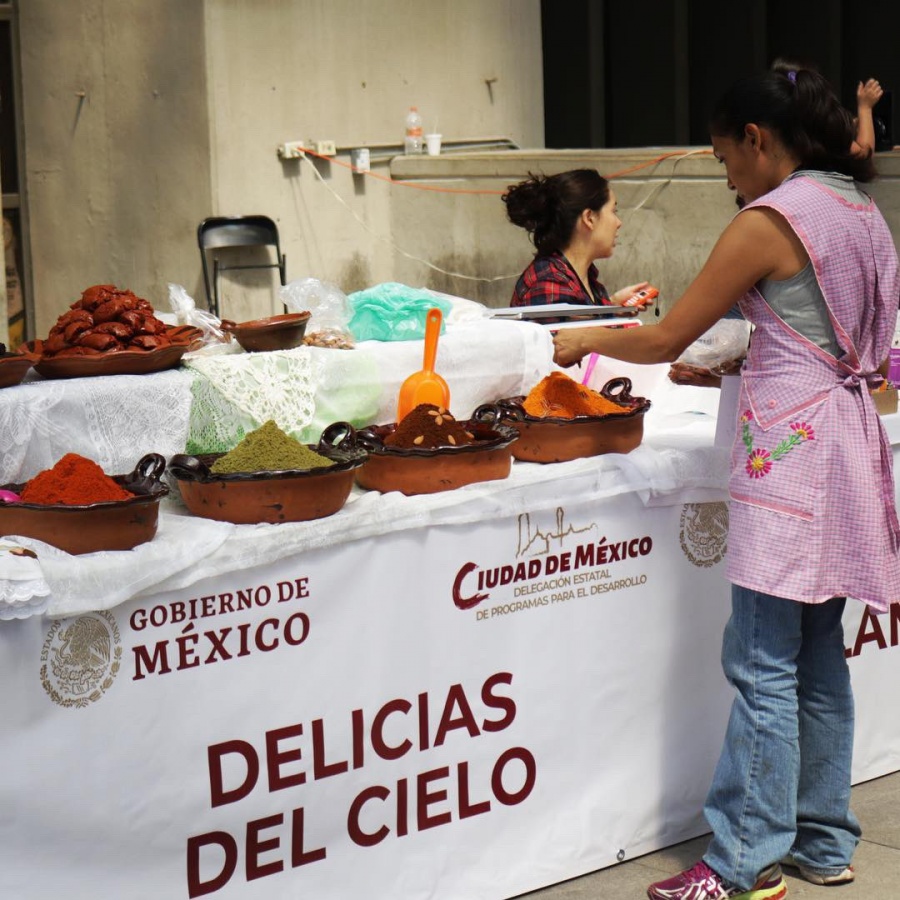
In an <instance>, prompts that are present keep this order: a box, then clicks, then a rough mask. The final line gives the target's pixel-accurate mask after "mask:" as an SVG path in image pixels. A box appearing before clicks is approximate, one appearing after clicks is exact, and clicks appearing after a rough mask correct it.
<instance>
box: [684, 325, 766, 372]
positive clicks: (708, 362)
mask: <svg viewBox="0 0 900 900" xmlns="http://www.w3.org/2000/svg"><path fill="white" fill-rule="evenodd" d="M749 340H750V323H749V322H747V321H745V320H744V319H720V320H719V321H718V322H716V324H715V325H713V327H712V328H710V329H709V331H707V332H705V333H704V334H701V335H700V337H699V338H697V340H696V341H694V343H693V344H691V345H690V346H689V347H688V348H687V349H686V350H685V351H684V353H682V354H681V356H680V357H678V362H679V363H684V364H685V365H688V366H694V367H696V368H700V369H707V370H709V371H711V372H713V373H714V374H717V375H723V374H729V373H730V370H734V371H735V372H737V371H739V370H740V363H741V361H742V360H743V358H744V357H745V356H746V355H747V344H748V342H749Z"/></svg>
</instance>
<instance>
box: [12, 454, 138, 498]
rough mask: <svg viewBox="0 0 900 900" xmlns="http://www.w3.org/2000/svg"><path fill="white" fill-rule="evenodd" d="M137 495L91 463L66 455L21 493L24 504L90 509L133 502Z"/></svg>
mask: <svg viewBox="0 0 900 900" xmlns="http://www.w3.org/2000/svg"><path fill="white" fill-rule="evenodd" d="M134 496H135V495H134V494H132V493H131V492H130V491H126V490H125V488H123V487H121V486H120V485H119V484H118V483H117V482H115V481H113V479H112V478H110V477H109V476H108V475H107V474H106V473H105V472H104V471H103V469H101V468H100V466H98V465H97V463H95V462H94V461H93V460H92V459H86V458H85V457H83V456H79V455H78V454H77V453H67V454H66V455H65V456H64V457H63V458H62V459H61V460H60V461H59V462H58V463H57V464H56V465H55V466H53V468H52V469H45V470H44V471H43V472H40V473H39V474H38V475H35V476H34V478H32V479H31V481H29V482H28V483H27V484H26V485H25V487H24V488H22V491H21V493H20V497H21V500H22V502H23V503H38V504H42V505H47V506H49V505H53V504H60V505H62V506H88V505H90V504H91V503H108V502H110V501H115V500H130V499H131V498H132V497H134Z"/></svg>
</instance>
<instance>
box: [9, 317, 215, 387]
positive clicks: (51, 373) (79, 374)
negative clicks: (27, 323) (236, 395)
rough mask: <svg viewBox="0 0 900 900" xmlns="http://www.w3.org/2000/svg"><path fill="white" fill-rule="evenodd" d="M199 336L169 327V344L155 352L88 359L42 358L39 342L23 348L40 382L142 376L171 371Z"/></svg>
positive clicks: (189, 329)
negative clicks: (30, 356)
mask: <svg viewBox="0 0 900 900" xmlns="http://www.w3.org/2000/svg"><path fill="white" fill-rule="evenodd" d="M202 335H203V332H202V331H201V330H200V329H199V328H194V326H193V325H170V326H169V327H168V329H167V330H166V337H168V338H169V339H170V340H171V342H172V343H171V344H169V345H168V346H166V347H160V348H159V349H158V350H112V351H108V352H106V353H92V354H90V355H89V356H74V355H66V354H62V355H57V356H43V355H42V352H43V341H39V340H38V341H29V343H28V344H26V345H25V346H26V348H27V349H28V350H29V352H31V353H34V354H35V355H36V356H37V357H38V359H37V361H36V362H35V364H34V368H35V369H36V370H37V372H38V373H39V374H41V375H43V376H44V378H90V377H92V376H94V375H145V374H147V373H149V372H162V371H164V370H165V369H174V368H175V366H177V365H178V364H179V363H180V362H181V357H182V356H184V354H185V353H187V352H188V350H193V349H195V348H196V347H198V346H199V345H200V338H201V337H202Z"/></svg>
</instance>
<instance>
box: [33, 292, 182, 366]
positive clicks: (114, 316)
mask: <svg viewBox="0 0 900 900" xmlns="http://www.w3.org/2000/svg"><path fill="white" fill-rule="evenodd" d="M167 331H168V326H167V325H166V324H165V322H163V321H161V320H160V319H157V318H156V316H155V315H154V314H153V307H152V306H151V305H150V302H149V301H148V300H144V299H143V298H141V297H138V296H136V295H135V294H134V293H132V292H131V291H123V290H119V288H117V287H116V286H115V285H114V284H95V285H93V287H89V288H87V289H86V290H85V291H84V292H83V293H82V294H81V298H80V299H79V300H76V301H75V302H74V303H73V304H72V305H71V306H70V307H69V311H68V312H65V313H63V314H62V315H61V316H60V317H59V318H58V319H57V320H56V324H55V325H54V326H53V327H52V328H51V329H50V333H49V335H48V336H47V340H46V341H44V342H43V347H42V354H43V355H44V356H52V357H57V356H94V355H96V354H98V353H112V352H114V351H117V350H160V349H162V348H163V347H168V346H169V345H170V344H171V343H172V341H171V339H170V338H169V337H168V335H167V333H166V332H167Z"/></svg>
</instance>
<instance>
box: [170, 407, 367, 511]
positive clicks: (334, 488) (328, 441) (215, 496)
mask: <svg viewBox="0 0 900 900" xmlns="http://www.w3.org/2000/svg"><path fill="white" fill-rule="evenodd" d="M307 446H308V447H309V449H310V450H314V451H315V452H316V453H319V454H321V455H322V456H326V457H328V459H330V460H333V461H334V465H332V466H328V467H324V466H323V467H322V468H318V469H293V470H289V471H280V472H237V473H233V474H228V475H216V474H213V473H212V472H211V471H210V467H211V466H212V464H213V463H214V462H215V461H216V460H217V459H218V458H219V457H220V456H222V455H223V454H221V453H207V454H202V455H200V456H187V455H185V454H178V455H177V456H173V457H172V459H171V460H170V461H169V471H170V472H171V473H172V475H174V476H175V478H176V480H177V481H178V487H179V490H180V491H181V497H182V499H183V500H184V503H185V506H187V508H188V509H189V510H190V511H191V512H192V513H193V514H194V515H195V516H202V517H203V518H205V519H215V520H216V521H218V522H232V523H234V524H235V525H258V524H260V523H263V522H266V523H269V524H272V525H277V524H279V523H281V522H306V521H308V520H310V519H321V518H324V517H325V516H330V515H332V514H333V513H336V512H337V511H338V510H339V509H340V508H341V507H342V506H343V505H344V504H345V503H346V502H347V497H349V496H350V491H351V489H352V488H353V473H354V470H355V469H357V468H359V466H361V465H362V464H363V463H364V462H365V459H366V451H365V450H363V449H360V448H359V447H358V446H356V433H355V432H354V430H353V427H352V426H351V425H349V424H348V423H346V422H335V423H334V424H333V425H329V426H328V428H326V429H325V431H323V432H322V437H321V438H320V440H319V443H318V445H313V444H307Z"/></svg>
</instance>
